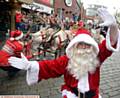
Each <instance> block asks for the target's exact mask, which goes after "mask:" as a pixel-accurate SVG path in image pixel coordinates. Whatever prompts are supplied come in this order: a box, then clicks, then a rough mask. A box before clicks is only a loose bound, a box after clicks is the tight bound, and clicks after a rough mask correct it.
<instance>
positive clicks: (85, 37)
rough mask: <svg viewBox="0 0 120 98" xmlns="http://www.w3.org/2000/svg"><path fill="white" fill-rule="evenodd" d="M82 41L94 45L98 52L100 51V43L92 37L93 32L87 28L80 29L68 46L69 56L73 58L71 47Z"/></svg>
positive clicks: (67, 53)
mask: <svg viewBox="0 0 120 98" xmlns="http://www.w3.org/2000/svg"><path fill="white" fill-rule="evenodd" d="M80 42H84V43H86V44H90V45H92V46H93V47H94V48H95V52H96V54H98V53H99V47H98V43H97V42H96V41H95V40H94V38H92V36H91V33H90V32H89V31H88V30H86V29H79V30H78V32H77V33H76V36H75V37H74V38H73V39H72V40H71V42H70V43H69V44H68V46H67V48H66V55H67V56H68V58H71V56H72V53H71V51H70V49H71V47H73V46H74V45H75V44H76V43H80Z"/></svg>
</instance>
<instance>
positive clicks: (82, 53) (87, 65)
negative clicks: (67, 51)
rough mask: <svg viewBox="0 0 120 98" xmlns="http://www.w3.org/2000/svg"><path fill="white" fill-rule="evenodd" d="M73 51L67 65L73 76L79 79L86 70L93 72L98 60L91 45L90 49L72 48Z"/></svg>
mask: <svg viewBox="0 0 120 98" xmlns="http://www.w3.org/2000/svg"><path fill="white" fill-rule="evenodd" d="M73 51H74V52H73V56H72V57H71V59H70V60H69V63H68V67H67V69H68V71H69V72H70V73H71V74H73V77H75V78H76V79H78V80H79V79H80V78H81V77H82V76H84V75H86V73H88V72H90V73H94V72H95V70H96V67H98V66H99V61H98V59H97V54H96V53H95V52H94V49H93V47H91V48H90V49H74V50H73Z"/></svg>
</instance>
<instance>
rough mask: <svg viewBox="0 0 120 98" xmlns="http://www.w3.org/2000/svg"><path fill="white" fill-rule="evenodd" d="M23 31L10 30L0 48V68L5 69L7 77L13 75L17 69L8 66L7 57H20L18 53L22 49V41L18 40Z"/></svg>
mask: <svg viewBox="0 0 120 98" xmlns="http://www.w3.org/2000/svg"><path fill="white" fill-rule="evenodd" d="M22 37H23V33H22V32H21V31H20V30H15V31H11V32H10V38H8V39H7V40H6V42H5V44H4V45H3V47H2V49H1V50H0V68H1V69H3V70H5V71H7V73H8V76H9V77H13V76H14V75H15V74H16V73H17V72H18V71H19V69H17V68H14V67H12V66H10V64H9V63H8V58H9V57H11V56H15V57H21V55H20V53H21V52H22V51H23V43H22V42H21V41H20V40H21V39H22Z"/></svg>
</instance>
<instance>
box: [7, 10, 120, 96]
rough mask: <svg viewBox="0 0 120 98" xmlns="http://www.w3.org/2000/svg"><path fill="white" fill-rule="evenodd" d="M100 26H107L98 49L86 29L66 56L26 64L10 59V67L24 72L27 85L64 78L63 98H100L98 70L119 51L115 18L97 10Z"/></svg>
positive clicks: (69, 47)
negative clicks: (105, 33)
mask: <svg viewBox="0 0 120 98" xmlns="http://www.w3.org/2000/svg"><path fill="white" fill-rule="evenodd" d="M98 14H99V16H100V17H101V18H102V20H103V23H102V24H100V26H108V27H109V29H108V31H107V35H106V39H105V40H103V41H102V42H101V43H100V44H99V45H98V44H97V42H96V41H95V40H94V39H93V38H92V37H91V35H90V32H89V31H88V30H86V29H82V30H81V29H80V30H78V32H77V34H76V36H75V37H74V39H73V40H71V42H70V43H69V45H68V46H67V48H66V55H64V56H61V57H59V58H57V59H54V60H43V61H28V60H27V59H26V57H25V56H24V55H23V54H22V58H16V57H11V58H10V59H9V63H11V65H12V66H14V67H16V68H19V69H23V70H27V77H26V79H27V83H28V85H31V84H34V83H36V82H40V81H41V80H42V79H49V78H55V77H59V76H61V75H64V82H65V83H64V84H63V85H62V88H61V91H62V97H63V98H101V96H100V93H99V81H100V67H101V65H102V63H103V62H104V61H105V59H107V57H109V56H110V55H111V54H112V53H113V51H117V50H118V48H119V40H118V39H119V38H118V37H119V30H118V27H117V24H116V20H115V18H114V17H113V16H112V15H111V14H109V12H108V11H107V10H106V9H104V8H101V9H99V10H98Z"/></svg>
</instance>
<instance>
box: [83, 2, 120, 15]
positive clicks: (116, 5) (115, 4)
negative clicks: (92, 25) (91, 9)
mask: <svg viewBox="0 0 120 98" xmlns="http://www.w3.org/2000/svg"><path fill="white" fill-rule="evenodd" d="M81 2H83V3H84V6H85V7H86V6H87V5H88V4H100V5H104V6H107V7H108V10H109V11H110V12H111V13H114V12H115V10H116V9H120V3H119V2H120V0H81Z"/></svg>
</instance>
